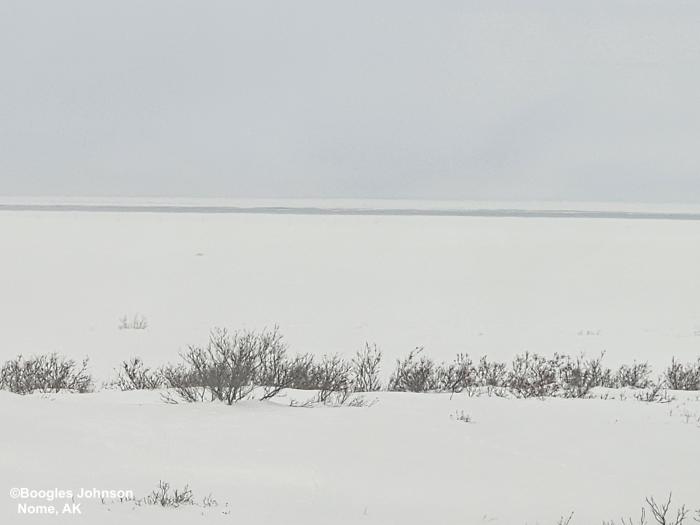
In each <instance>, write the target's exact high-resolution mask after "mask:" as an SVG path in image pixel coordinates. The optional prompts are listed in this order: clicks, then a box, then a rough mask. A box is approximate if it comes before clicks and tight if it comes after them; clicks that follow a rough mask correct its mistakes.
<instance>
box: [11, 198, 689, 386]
mask: <svg viewBox="0 0 700 525" xmlns="http://www.w3.org/2000/svg"><path fill="white" fill-rule="evenodd" d="M0 240H1V243H2V257H0V290H2V300H0V320H2V321H1V322H2V345H1V346H0V359H6V358H9V357H12V356H14V355H16V354H18V353H24V354H28V353H33V352H51V351H58V352H61V353H63V354H66V355H69V356H73V357H76V358H80V357H82V356H85V355H89V356H90V359H91V363H92V369H93V371H94V372H95V374H96V375H98V376H101V377H104V376H107V375H109V374H110V373H111V370H112V368H113V367H114V366H116V365H117V364H118V362H119V360H121V359H124V358H128V357H129V356H132V355H140V356H141V357H142V358H144V359H145V360H146V361H147V362H150V363H151V364H160V363H161V362H164V361H168V360H172V359H175V358H176V357H177V354H178V352H179V351H180V350H182V349H183V348H184V347H185V346H186V345H188V344H192V343H200V342H204V341H205V340H206V337H207V334H208V331H209V330H210V328H212V327H214V326H225V327H228V328H233V329H235V328H253V329H259V328H262V327H264V326H272V325H274V324H278V325H279V327H280V329H281V331H282V333H283V334H284V335H285V336H286V340H287V342H288V344H289V345H290V347H291V350H292V351H298V352H307V351H309V352H314V353H319V354H320V353H334V352H340V353H344V354H351V353H354V352H355V351H356V350H357V349H359V348H360V347H361V346H362V344H363V343H364V341H366V340H368V341H372V342H376V343H377V344H378V345H379V346H380V347H381V348H382V349H383V350H384V352H385V358H386V359H387V360H388V361H393V359H394V358H396V357H398V356H400V355H405V354H406V353H407V352H408V351H409V350H411V349H413V348H414V347H416V346H425V347H426V352H428V353H429V354H430V355H432V356H434V357H436V358H438V359H452V357H454V354H456V353H457V352H469V353H470V354H472V355H474V356H479V355H483V354H487V355H489V356H490V357H491V358H493V359H509V358H511V357H512V356H513V355H514V354H515V353H517V352H522V351H525V350H529V351H532V352H539V353H551V352H554V351H557V352H564V353H571V354H575V353H578V352H580V351H587V352H588V353H591V354H593V353H595V354H598V353H600V352H601V351H606V352H607V354H606V355H607V360H608V364H610V365H611V366H612V365H614V364H616V363H618V362H622V361H630V360H633V359H636V360H648V361H649V362H650V363H652V364H654V365H655V366H657V367H660V366H663V365H665V364H667V363H668V362H669V361H670V359H671V356H673V355H675V356H676V357H678V358H680V359H683V360H691V359H694V358H695V357H697V355H698V350H699V349H700V301H698V297H700V278H698V275H699V274H698V268H700V227H698V222H695V221H661V220H660V221H653V220H636V221H632V220H604V219H597V220H586V219H566V220H563V219H559V220H557V219H535V218H531V219H513V218H478V217H395V216H373V217H350V216H305V215H244V214H234V215H227V214H220V215H212V214H149V213H134V214H129V213H124V214H112V213H47V212H3V213H0ZM136 314H141V315H143V316H145V317H146V319H147V321H148V328H147V329H146V330H119V329H118V325H119V322H120V318H121V317H122V316H124V315H127V316H130V317H131V316H133V315H136Z"/></svg>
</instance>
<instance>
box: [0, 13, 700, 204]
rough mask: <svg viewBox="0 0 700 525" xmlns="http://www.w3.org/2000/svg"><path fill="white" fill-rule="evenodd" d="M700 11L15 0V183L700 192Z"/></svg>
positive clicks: (190, 192) (320, 190)
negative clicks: (34, 0) (27, 0)
mask: <svg viewBox="0 0 700 525" xmlns="http://www.w3.org/2000/svg"><path fill="white" fill-rule="evenodd" d="M697 27H700V4H699V3H696V2H689V1H674V2H662V1H660V0H644V1H639V2H633V1H629V0H607V1H602V0H594V1H587V2H583V1H573V0H567V1H562V0H556V1H555V0H536V1H533V2H527V3H526V4H525V3H523V2H519V1H517V0H490V1H488V2H486V1H457V0H442V1H438V2H425V1H414V0H409V1H405V0H404V1H401V2H399V1H398V0H375V1H372V2H369V1H360V2H353V3H341V2H337V1H329V0H301V1H300V2H294V3H290V2H284V1H282V0H263V1H260V2H252V3H243V2H225V1H223V0H212V1H209V2H206V3H190V2H185V1H168V2H166V1H165V0H153V1H151V2H148V3H146V4H143V3H137V2H133V1H123V2H118V3H117V2H102V3H96V2H92V1H88V0H68V1H66V2H61V3H56V2H49V1H47V0H38V1H37V2H31V3H28V2H21V1H18V0H0V63H2V64H3V68H2V73H1V75H2V77H1V78H2V82H0V150H1V151H0V153H1V154H0V195H9V196H12V195H15V196H18V195H35V196H48V195H61V196H96V197H100V196H113V197H139V196H144V197H152V196H159V197H216V198H280V199H294V198H313V199H317V198H318V199H320V198H356V199H357V198H359V199H426V200H471V201H479V200H481V201H483V200H490V201H622V202H651V203H660V202H682V203H700V176H699V175H700V155H698V153H697V144H700V97H699V96H698V93H700V69H698V67H697V65H698V64H700V32H698V31H697Z"/></svg>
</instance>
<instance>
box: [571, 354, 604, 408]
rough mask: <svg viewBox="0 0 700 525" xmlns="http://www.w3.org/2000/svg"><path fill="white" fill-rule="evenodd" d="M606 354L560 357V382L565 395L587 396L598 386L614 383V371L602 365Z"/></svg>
mask: <svg viewBox="0 0 700 525" xmlns="http://www.w3.org/2000/svg"><path fill="white" fill-rule="evenodd" d="M603 356H604V354H600V356H599V357H597V358H591V359H586V358H585V357H584V356H583V355H581V356H579V357H576V358H575V359H573V358H571V357H568V356H565V357H563V358H562V359H560V363H561V366H560V368H559V382H560V385H561V395H562V396H564V397H585V396H587V395H588V394H589V393H590V391H591V389H593V388H595V387H597V386H609V385H612V384H613V380H612V371H611V370H610V369H609V368H604V367H603V365H602V362H603Z"/></svg>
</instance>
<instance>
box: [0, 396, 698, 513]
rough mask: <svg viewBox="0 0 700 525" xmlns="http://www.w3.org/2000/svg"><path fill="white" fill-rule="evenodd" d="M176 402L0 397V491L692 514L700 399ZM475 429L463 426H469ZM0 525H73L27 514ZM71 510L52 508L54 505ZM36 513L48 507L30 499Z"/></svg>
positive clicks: (128, 507)
mask: <svg viewBox="0 0 700 525" xmlns="http://www.w3.org/2000/svg"><path fill="white" fill-rule="evenodd" d="M308 396H309V394H308V393H304V392H287V393H286V394H284V395H283V396H282V397H280V398H275V400H274V401H273V402H258V401H250V402H244V403H242V404H239V405H237V406H234V407H229V406H225V405H221V404H208V403H205V404H199V405H187V404H184V405H183V404H180V405H168V404H164V403H163V402H162V401H161V399H160V396H159V394H158V393H156V392H125V393H122V392H106V391H103V392H99V393H96V394H84V395H76V394H73V395H70V394H66V395H54V396H47V397H45V398H42V397H40V396H30V397H21V396H15V395H11V394H4V393H0V410H1V412H0V415H1V417H2V422H3V430H2V432H0V472H2V476H0V490H2V493H3V495H5V494H8V493H9V490H10V489H11V488H12V487H30V488H34V489H52V488H57V489H72V490H73V491H74V492H75V494H77V493H78V490H79V489H80V488H82V487H86V488H93V487H95V488H99V489H114V490H117V489H127V490H132V491H133V492H134V493H135V496H136V497H137V498H139V497H142V496H145V495H146V494H147V493H149V492H150V491H151V490H153V489H154V488H156V486H157V484H158V481H159V480H166V481H169V482H170V483H171V484H172V485H173V486H175V487H180V488H182V486H184V485H185V484H189V485H190V488H191V489H192V490H193V492H194V495H195V497H196V498H202V497H204V496H207V495H208V494H209V493H211V494H212V496H213V497H214V499H216V500H217V502H218V504H219V505H218V506H217V507H213V508H207V509H202V508H197V507H194V508H188V507H181V508H179V509H176V510H172V509H160V508H152V507H135V506H134V505H133V504H132V503H118V502H111V501H107V503H106V504H103V503H101V502H100V501H94V500H85V499H79V498H76V501H77V502H79V503H81V511H82V513H83V514H82V519H81V520H79V522H80V523H96V524H97V523H99V524H102V523H104V524H108V523H114V524H121V523H138V524H146V523H182V524H189V523H246V524H251V525H253V524H270V523H289V524H293V523H304V524H309V525H317V524H318V525H326V524H328V523H348V524H349V523H372V524H382V525H383V524H393V523H396V524H398V523H401V524H410V525H422V524H426V523H440V524H455V525H456V524H460V525H470V524H478V523H503V524H523V525H524V524H527V523H530V524H534V523H541V524H553V525H554V524H556V523H557V521H558V519H559V517H560V516H561V515H567V516H568V515H569V514H570V513H571V512H573V513H574V518H575V519H574V520H573V521H572V523H578V524H600V523H601V522H602V520H604V519H616V520H617V519H619V518H620V516H621V515H622V514H624V515H626V516H627V515H635V516H638V514H639V508H640V506H641V504H642V502H643V499H644V497H645V496H649V495H652V496H655V497H656V498H657V499H661V498H664V497H666V496H667V495H668V493H669V491H673V498H674V501H676V502H678V503H680V502H685V503H686V504H689V505H694V506H695V507H700V497H699V495H700V494H699V493H698V487H699V486H698V470H697V469H698V465H700V445H699V443H700V421H698V418H699V417H700V397H699V396H698V395H697V393H693V394H683V393H678V394H677V396H678V399H677V400H676V401H674V402H672V403H670V404H654V403H643V402H639V401H636V400H633V399H631V398H629V397H628V398H627V399H626V400H624V401H620V400H619V399H608V400H563V399H548V400H544V401H542V400H536V399H532V400H513V399H501V398H498V397H478V398H475V397H472V398H470V397H468V396H466V395H456V396H454V397H452V398H450V396H449V395H442V394H407V393H379V394H375V395H371V396H367V399H377V400H378V402H377V403H376V404H374V405H373V406H371V407H363V408H350V407H341V408H332V407H319V406H316V407H314V408H292V407H290V406H289V400H290V398H296V399H304V398H305V397H308ZM462 412H463V413H464V414H465V415H468V416H470V417H471V422H468V423H467V422H463V421H460V420H458V419H455V417H454V416H455V415H460V414H461V413H462ZM22 501H23V500H11V499H10V498H9V497H7V496H4V498H3V499H2V502H1V503H0V510H1V511H2V512H0V522H2V523H57V522H58V523H74V522H75V520H76V519H77V518H76V517H74V516H72V515H62V516H59V517H58V518H56V517H51V518H47V517H46V516H41V517H36V516H35V517H33V518H34V519H30V517H29V516H26V515H21V516H18V515H17V509H16V506H17V504H18V503H20V502H22ZM64 502H65V500H55V501H54V502H53V504H55V505H57V506H58V507H59V508H62V505H63V504H64ZM33 503H43V504H46V502H45V501H41V500H39V501H37V500H34V501H33Z"/></svg>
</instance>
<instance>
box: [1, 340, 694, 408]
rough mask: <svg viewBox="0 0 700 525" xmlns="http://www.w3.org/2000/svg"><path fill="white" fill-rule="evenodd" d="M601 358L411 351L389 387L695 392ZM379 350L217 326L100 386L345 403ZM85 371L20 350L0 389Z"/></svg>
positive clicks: (86, 387)
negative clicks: (329, 347)
mask: <svg viewBox="0 0 700 525" xmlns="http://www.w3.org/2000/svg"><path fill="white" fill-rule="evenodd" d="M603 357H604V355H603V354H601V355H600V356H598V357H594V358H587V357H585V356H584V355H580V356H576V357H571V356H567V355H562V354H554V355H553V356H552V357H544V356H541V355H539V354H532V353H529V352H526V353H525V354H520V355H516V356H515V358H514V359H513V360H512V361H511V362H510V363H504V362H498V361H489V360H488V358H487V357H482V358H481V359H480V360H479V361H478V362H474V361H473V360H472V358H471V357H470V356H469V355H467V354H458V355H457V356H456V357H455V359H454V360H453V361H452V362H450V363H444V362H441V363H438V362H436V361H434V360H433V359H431V358H430V357H428V356H426V355H425V354H424V351H423V348H416V349H415V350H413V351H411V352H409V354H408V355H407V356H406V357H405V358H403V359H398V360H397V361H396V364H395V367H394V369H393V371H392V373H391V375H390V377H389V381H388V383H387V384H386V389H387V390H389V391H396V392H448V393H459V392H463V391H465V390H466V391H468V392H476V391H477V390H478V389H486V390H487V391H488V392H489V393H491V392H494V393H496V394H498V395H513V396H515V397H522V398H530V397H550V396H557V397H567V398H579V397H585V396H588V395H589V394H590V392H591V390H592V389H593V388H595V387H609V388H621V387H630V388H634V389H639V390H640V391H641V390H644V392H640V393H638V394H636V395H635V397H636V398H637V399H640V400H643V401H662V400H668V398H667V397H666V396H665V393H664V392H665V390H666V389H671V390H700V359H698V361H697V362H696V363H685V364H683V363H679V362H678V361H676V359H675V358H674V359H673V360H672V361H671V365H670V366H669V367H668V368H666V370H664V373H663V375H662V376H661V377H658V378H656V379H653V377H652V376H653V372H652V369H651V367H650V366H649V365H648V364H647V363H637V362H634V363H632V364H630V365H622V366H620V367H619V368H618V369H617V370H612V369H610V368H608V367H606V366H604V365H603ZM381 364H382V352H381V350H380V349H379V348H378V347H377V346H376V345H370V344H369V343H366V344H365V346H364V347H363V348H362V349H361V350H360V351H358V352H357V353H356V354H355V356H354V357H352V358H351V359H344V358H343V357H341V356H339V355H324V356H321V357H315V356H313V355H311V354H299V355H294V356H292V355H290V354H289V352H288V349H287V345H286V343H285V342H284V340H283V337H282V335H281V334H280V332H279V330H278V329H277V328H274V329H272V330H262V331H260V332H255V331H242V332H227V331H226V330H221V329H216V330H213V331H212V332H211V334H210V337H209V340H208V342H207V344H206V345H205V346H190V347H188V349H187V350H186V351H185V352H183V353H182V354H181V355H180V362H179V363H177V364H169V365H167V366H163V367H160V368H149V367H147V366H146V365H145V364H144V363H143V361H141V359H139V358H132V359H131V360H129V361H124V362H122V363H121V365H120V366H119V368H118V369H117V375H116V378H115V379H113V380H111V381H110V382H108V383H106V384H105V386H106V387H107V388H116V389H120V390H145V389H167V390H168V393H166V394H165V396H167V399H168V400H169V401H173V402H177V401H178V400H182V401H186V402H201V401H221V402H224V403H227V404H229V405H231V404H234V403H236V402H238V401H240V400H242V399H248V398H256V399H260V400H265V399H271V398H273V397H275V396H276V395H278V394H279V393H280V392H281V391H282V390H284V389H288V388H291V389H299V390H314V391H316V397H315V399H314V402H320V403H329V402H332V403H334V404H345V403H346V402H347V401H348V400H349V398H350V396H351V394H354V393H358V392H375V391H378V390H382V389H383V385H382V382H381ZM92 387H93V382H92V377H91V376H90V374H89V373H88V371H87V359H85V360H84V361H83V362H82V364H78V363H76V362H75V361H73V360H70V359H66V358H64V357H61V356H58V355H57V354H50V355H39V356H35V357H31V358H29V359H25V358H23V357H22V356H21V355H20V356H18V357H17V358H16V359H13V360H10V361H7V362H6V363H5V364H4V365H3V366H2V369H0V388H2V389H6V390H9V391H11V392H15V393H19V394H28V393H32V392H59V391H61V390H68V391H74V392H88V391H90V390H91V389H92Z"/></svg>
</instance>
